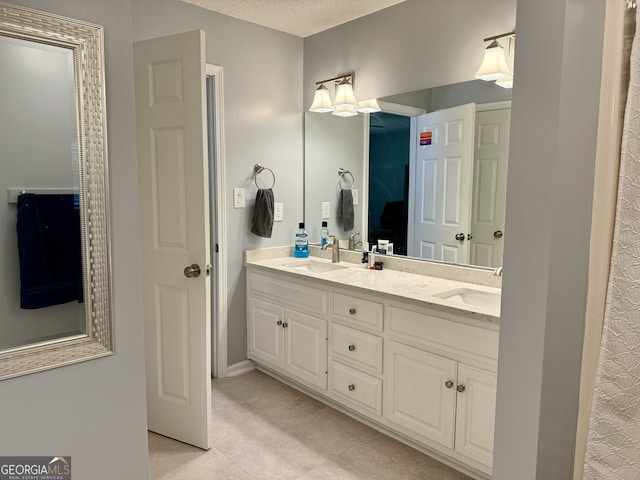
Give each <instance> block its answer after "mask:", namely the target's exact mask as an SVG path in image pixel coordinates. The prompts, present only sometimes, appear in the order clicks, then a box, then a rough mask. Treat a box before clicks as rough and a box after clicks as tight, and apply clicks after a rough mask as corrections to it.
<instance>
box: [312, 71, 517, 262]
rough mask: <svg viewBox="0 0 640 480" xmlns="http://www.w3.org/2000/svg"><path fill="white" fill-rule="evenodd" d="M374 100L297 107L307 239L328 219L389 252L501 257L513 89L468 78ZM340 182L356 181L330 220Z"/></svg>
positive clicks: (345, 235)
mask: <svg viewBox="0 0 640 480" xmlns="http://www.w3.org/2000/svg"><path fill="white" fill-rule="evenodd" d="M378 100H379V103H380V105H381V108H382V112H378V113H372V114H359V115H358V116H354V117H348V118H342V117H337V116H334V115H331V114H323V113H312V112H306V114H305V223H306V227H307V230H308V232H309V234H310V239H311V240H312V241H313V240H317V239H318V238H319V237H320V226H321V223H322V221H327V222H328V226H329V230H330V233H333V234H337V235H338V237H339V238H340V239H342V240H343V245H345V246H348V245H349V243H351V245H352V246H353V245H355V246H356V249H357V247H358V246H359V245H360V244H359V242H358V241H359V240H365V241H369V242H370V243H371V244H372V245H375V244H376V243H377V242H378V241H379V240H388V241H390V242H393V243H394V254H395V255H405V256H409V257H413V258H417V259H424V260H431V261H441V262H447V263H455V264H464V265H472V266H477V267H484V268H495V267H498V266H501V265H502V245H503V242H504V235H505V232H504V210H505V202H506V174H507V164H508V144H509V125H510V111H511V90H510V89H506V88H502V87H500V86H498V85H496V84H495V83H493V82H484V81H482V80H471V81H467V82H462V83H458V84H452V85H442V86H438V87H434V88H429V89H424V90H418V91H414V92H406V93H399V94H397V95H392V96H388V97H384V98H380V99H378ZM340 169H343V170H342V171H344V170H348V171H349V172H350V174H349V175H342V176H340V174H339V173H338V172H339V170H340ZM344 188H351V189H352V190H353V192H354V193H356V191H357V195H354V203H356V202H357V204H355V205H354V217H355V222H354V228H353V229H350V230H348V231H347V230H345V229H344V228H343V226H342V225H340V223H339V222H336V207H335V205H336V204H337V203H338V201H339V195H340V192H341V190H343V189H344ZM327 202H328V203H329V207H330V208H329V215H328V217H329V218H324V217H326V216H327V215H326V214H327V208H326V207H327ZM323 203H324V204H325V209H324V212H323V209H322V204H323ZM354 234H359V235H356V236H355V238H354V240H355V241H354V242H348V239H349V237H351V236H353V235H354Z"/></svg>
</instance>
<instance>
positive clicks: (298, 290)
mask: <svg viewBox="0 0 640 480" xmlns="http://www.w3.org/2000/svg"><path fill="white" fill-rule="evenodd" d="M248 275H249V280H248V284H249V295H251V294H252V293H259V294H262V295H264V296H266V297H268V298H269V299H270V300H275V299H277V300H278V302H276V303H282V304H284V305H285V306H289V307H294V308H295V309H296V310H299V311H302V312H307V313H311V314H312V315H318V316H326V315H327V313H328V303H329V302H328V297H329V294H328V292H327V291H325V290H321V289H318V288H317V287H313V286H309V285H305V284H301V283H300V282H296V283H293V282H288V281H286V280H281V279H279V278H275V277H271V276H268V275H262V274H260V273H256V272H252V271H249V273H248Z"/></svg>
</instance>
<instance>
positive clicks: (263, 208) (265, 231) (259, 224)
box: [251, 188, 273, 238]
mask: <svg viewBox="0 0 640 480" xmlns="http://www.w3.org/2000/svg"><path fill="white" fill-rule="evenodd" d="M272 230H273V190H271V189H270V188H260V189H258V193H257V195H256V205H255V208H254V210H253V222H252V225H251V233H253V234H255V235H258V236H259V237H266V238H271V231H272Z"/></svg>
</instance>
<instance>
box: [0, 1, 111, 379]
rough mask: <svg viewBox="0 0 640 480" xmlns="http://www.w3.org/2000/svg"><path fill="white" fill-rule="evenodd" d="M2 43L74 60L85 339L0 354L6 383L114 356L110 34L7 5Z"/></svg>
mask: <svg viewBox="0 0 640 480" xmlns="http://www.w3.org/2000/svg"><path fill="white" fill-rule="evenodd" d="M0 36H5V37H13V38H18V39H22V40H26V41H31V42H37V43H42V44H48V45H54V46H57V47H62V48H69V49H70V50H72V52H73V65H74V77H75V101H76V105H75V106H76V114H77V118H78V121H77V127H76V131H77V137H78V159H79V176H80V178H79V180H80V195H79V196H80V222H81V240H82V275H83V285H84V287H83V288H84V309H85V322H86V330H85V334H81V335H74V336H67V337H62V338H58V339H55V340H50V341H46V342H40V343H35V344H30V345H25V346H20V347H16V348H11V349H8V350H3V351H0V380H2V379H7V378H11V377H16V376H19V375H26V374H29V373H34V372H39V371H42V370H47V369H50V368H56V367H61V366H64V365H69V364H72V363H77V362H83V361H86V360H91V359H94V358H99V357H104V356H106V355H112V354H113V324H112V318H111V311H112V308H111V260H110V259H111V252H110V243H109V238H110V234H109V190H108V187H109V182H108V175H107V151H106V145H107V139H106V128H107V124H106V116H105V113H106V108H105V86H104V40H103V28H102V26H100V25H94V24H91V23H86V22H83V21H79V20H74V19H70V18H66V17H62V16H59V15H53V14H49V13H46V12H40V11H38V10H32V9H29V8H24V7H20V6H15V5H9V4H6V3H3V2H0Z"/></svg>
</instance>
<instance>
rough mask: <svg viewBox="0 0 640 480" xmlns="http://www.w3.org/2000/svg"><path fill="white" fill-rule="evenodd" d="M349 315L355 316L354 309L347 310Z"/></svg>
mask: <svg viewBox="0 0 640 480" xmlns="http://www.w3.org/2000/svg"><path fill="white" fill-rule="evenodd" d="M349 313H350V314H351V315H355V314H356V309H355V308H353V307H351V308H350V309H349Z"/></svg>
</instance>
